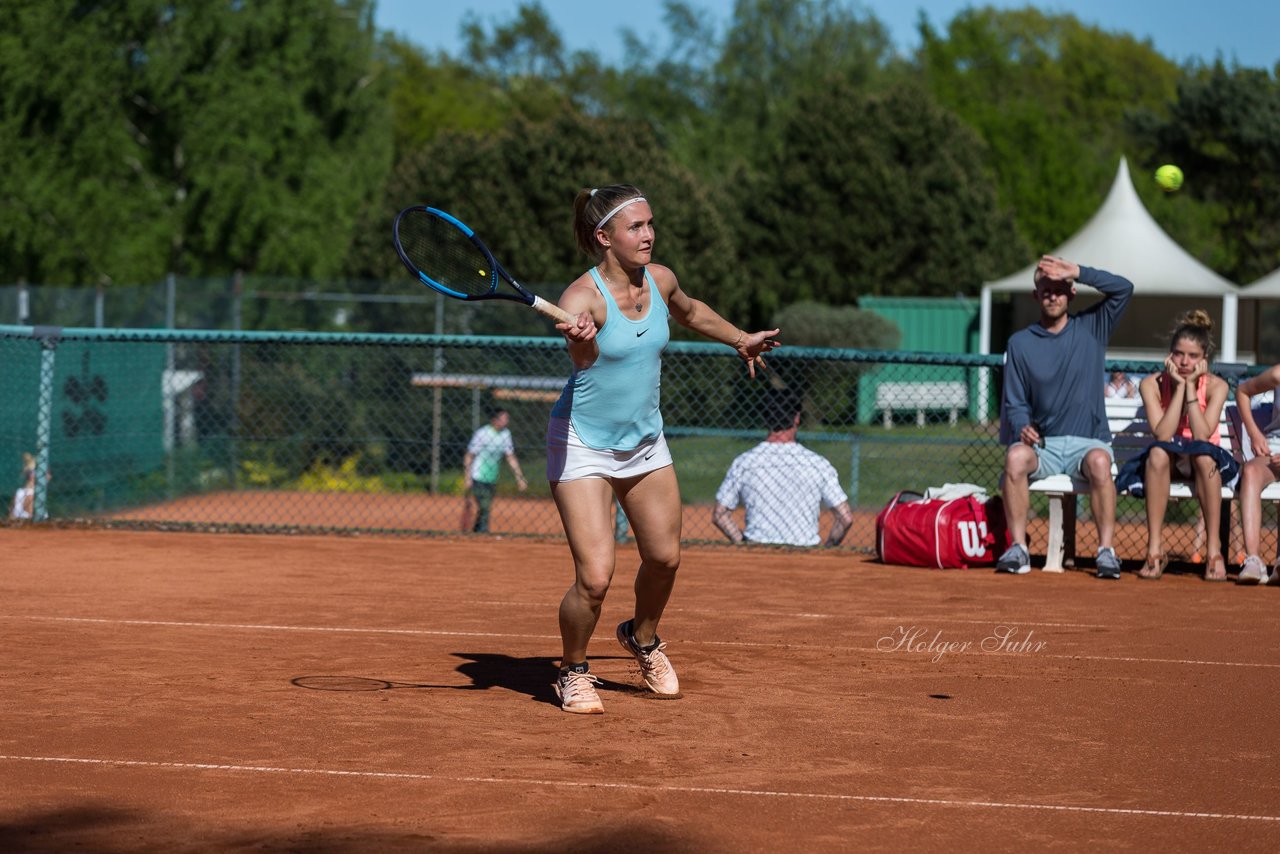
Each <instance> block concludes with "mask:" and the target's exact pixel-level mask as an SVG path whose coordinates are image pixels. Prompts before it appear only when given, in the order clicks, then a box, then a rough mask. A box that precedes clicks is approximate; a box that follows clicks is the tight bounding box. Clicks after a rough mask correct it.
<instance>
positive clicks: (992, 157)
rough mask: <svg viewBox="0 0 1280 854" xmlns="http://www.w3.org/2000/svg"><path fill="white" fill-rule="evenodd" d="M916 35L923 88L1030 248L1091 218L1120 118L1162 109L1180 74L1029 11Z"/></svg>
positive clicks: (1140, 52)
mask: <svg viewBox="0 0 1280 854" xmlns="http://www.w3.org/2000/svg"><path fill="white" fill-rule="evenodd" d="M920 36H921V42H922V44H921V47H920V51H919V53H918V55H917V63H918V65H919V67H920V72H921V74H923V77H924V81H925V85H926V86H927V88H928V89H929V91H930V92H932V93H933V95H934V97H935V98H936V99H937V100H938V101H939V103H941V104H942V105H943V106H944V107H946V108H948V109H949V110H951V111H952V112H954V113H955V114H956V115H958V116H959V117H960V118H961V119H962V120H963V121H964V122H965V123H966V124H968V125H970V126H971V127H973V128H974V129H975V130H976V131H977V132H978V133H979V134H980V135H981V137H982V138H983V140H984V141H985V142H986V146H987V149H986V158H987V163H988V164H989V165H990V166H991V167H992V170H993V173H994V175H995V176H996V180H997V187H998V189H999V196H1000V200H1001V202H1002V203H1003V205H1004V206H1005V207H1007V208H1008V209H1010V210H1013V211H1016V212H1017V227H1018V230H1019V232H1020V233H1021V234H1022V236H1023V238H1024V239H1025V240H1026V242H1027V243H1028V244H1029V245H1030V246H1032V247H1034V248H1035V249H1036V250H1037V251H1044V250H1047V249H1049V248H1051V247H1053V246H1056V245H1057V244H1059V243H1061V242H1062V241H1063V240H1064V239H1066V238H1067V237H1068V236H1069V235H1071V234H1072V233H1074V232H1075V231H1076V230H1077V229H1078V228H1079V227H1080V226H1081V225H1082V224H1083V223H1084V222H1085V221H1086V220H1087V219H1088V218H1089V217H1090V216H1092V214H1093V212H1094V211H1095V210H1096V208H1097V205H1098V202H1099V200H1100V199H1101V198H1102V197H1103V196H1104V195H1105V193H1106V190H1107V188H1108V187H1109V186H1110V184H1111V180H1112V178H1113V177H1114V175H1115V170H1116V165H1117V163H1118V162H1119V158H1120V155H1121V153H1122V152H1123V151H1125V150H1126V149H1127V148H1132V147H1133V144H1132V142H1133V141H1132V140H1131V139H1130V138H1129V137H1128V136H1127V134H1126V125H1125V122H1124V116H1125V115H1126V113H1127V112H1128V111H1130V110H1135V109H1141V108H1143V107H1147V108H1150V109H1152V110H1156V111H1159V110H1161V109H1162V108H1163V105H1164V104H1165V103H1166V102H1167V101H1168V100H1169V98H1171V97H1172V95H1173V92H1174V87H1175V85H1176V82H1177V80H1178V78H1179V76H1180V71H1179V69H1178V67H1177V66H1176V65H1175V64H1174V63H1172V62H1170V61H1169V60H1168V59H1166V58H1164V57H1163V56H1161V55H1160V54H1159V53H1158V52H1156V50H1155V48H1154V47H1152V46H1151V44H1150V42H1146V41H1142V42H1140V41H1138V40H1136V39H1134V38H1133V37H1132V36H1129V35H1125V34H1112V33H1107V32H1104V31H1102V30H1100V29H1098V28H1096V27H1089V26H1085V25H1084V24H1081V23H1080V21H1078V20H1077V19H1076V18H1075V17H1073V16H1071V15H1046V14H1044V13H1043V12H1040V11H1038V10H1036V9H1034V8H1030V7H1028V8H1024V9H1016V10H996V9H993V8H991V7H984V8H970V9H965V10H963V11H961V12H960V13H959V14H957V15H956V16H955V17H954V18H953V19H952V20H951V22H950V24H949V25H948V26H947V32H946V37H945V38H944V37H942V36H940V35H939V34H938V33H937V32H935V31H934V29H933V28H932V27H931V26H930V25H929V24H928V22H927V21H925V20H923V19H922V20H921V23H920ZM1027 260H1029V259H1028V258H1025V257H1024V258H1022V259H1020V261H1019V263H1022V262H1025V261H1027ZM1004 272H1008V271H1007V270H1006V271H1004Z"/></svg>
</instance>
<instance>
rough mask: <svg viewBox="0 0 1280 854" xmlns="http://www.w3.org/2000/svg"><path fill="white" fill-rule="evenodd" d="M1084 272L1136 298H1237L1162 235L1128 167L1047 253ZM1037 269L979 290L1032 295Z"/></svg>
mask: <svg viewBox="0 0 1280 854" xmlns="http://www.w3.org/2000/svg"><path fill="white" fill-rule="evenodd" d="M1049 254H1050V255H1057V256H1058V257H1060V258H1066V259H1067V260H1068V261H1074V262H1076V263H1077V264H1083V265H1085V266H1087V267H1097V268H1099V269H1102V270H1107V271H1109V272H1112V273H1115V274H1116V275H1119V276H1124V277H1125V278H1126V279H1128V280H1129V281H1131V282H1133V286H1134V294H1135V295H1143V294H1145V295H1148V296H1196V297H1205V296H1221V295H1226V294H1235V293H1239V289H1238V288H1237V287H1236V286H1235V285H1233V284H1232V283H1231V282H1229V281H1227V280H1226V279H1224V278H1223V277H1222V276H1219V275H1218V274H1217V273H1215V272H1213V270H1210V269H1209V268H1208V267H1206V266H1205V265H1204V264H1202V263H1200V262H1199V261H1198V260H1196V258H1195V257H1194V256H1193V255H1192V254H1191V253H1190V252H1187V250H1185V249H1183V248H1182V247H1181V246H1179V245H1178V243H1177V242H1176V241H1175V240H1174V239H1173V238H1172V237H1170V236H1169V235H1168V234H1166V233H1165V231H1164V229H1162V228H1161V227H1160V226H1159V225H1158V224H1157V223H1156V221H1155V220H1154V219H1153V218H1152V217H1151V214H1150V213H1149V212H1148V211H1147V209H1146V207H1145V206H1144V205H1143V204H1142V200H1141V199H1140V198H1138V192H1137V190H1135V189H1134V187H1133V181H1132V179H1131V178H1130V177H1129V164H1128V162H1127V161H1126V160H1125V158H1123V157H1121V158H1120V168H1119V170H1117V172H1116V179H1115V181H1114V182H1113V183H1112V184H1111V190H1110V192H1108V193H1107V198H1106V200H1105V201H1104V202H1103V203H1102V207H1100V208H1098V211H1097V213H1095V214H1094V215H1093V217H1092V218H1091V219H1090V220H1089V221H1088V222H1087V223H1085V224H1084V226H1083V227H1082V228H1081V229H1080V230H1079V231H1077V232H1076V233H1075V234H1074V235H1072V236H1071V237H1070V238H1068V240H1067V241H1066V242H1065V243H1063V244H1062V245H1061V246H1058V247H1056V248H1055V249H1053V251H1051V252H1050V253H1049ZM1035 268H1036V265H1035V264H1034V263H1033V264H1030V265H1028V266H1027V267H1025V268H1023V269H1022V270H1019V271H1018V272H1016V273H1014V274H1013V275H1011V276H1007V277H1005V278H1003V279H999V280H997V281H994V282H988V283H987V284H986V285H984V286H983V289H984V290H986V289H990V290H992V291H997V292H999V291H1025V292H1028V293H1029V292H1030V291H1031V287H1032V275H1033V274H1034V272H1035Z"/></svg>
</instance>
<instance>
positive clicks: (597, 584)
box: [551, 477, 614, 667]
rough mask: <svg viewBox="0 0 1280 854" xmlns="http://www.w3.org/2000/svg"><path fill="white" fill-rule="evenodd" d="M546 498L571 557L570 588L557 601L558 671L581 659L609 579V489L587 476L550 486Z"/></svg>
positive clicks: (611, 552) (611, 546) (611, 554)
mask: <svg viewBox="0 0 1280 854" xmlns="http://www.w3.org/2000/svg"><path fill="white" fill-rule="evenodd" d="M551 495H552V497H554V498H555V502H556V509H557V510H559V511H560V521H561V523H562V524H563V525H564V530H565V534H566V536H567V537H568V539H569V551H570V552H571V553H572V555H573V567H574V582H573V586H572V587H570V588H569V590H568V592H567V593H565V594H564V599H562V600H561V602H560V639H561V642H562V644H563V647H564V649H563V655H562V657H561V660H560V666H561V667H568V666H569V665H573V664H581V663H582V662H584V661H586V660H587V643H588V642H589V641H590V640H591V635H592V633H594V632H595V628H596V623H597V622H599V620H600V606H601V605H602V604H604V597H605V594H606V593H608V592H609V584H610V582H611V581H612V580H613V570H614V540H613V505H612V497H613V490H612V487H611V486H610V484H609V482H608V481H607V480H604V479H603V478H598V477H587V478H582V479H581V480H569V481H564V482H562V483H554V482H553V483H552V484H551Z"/></svg>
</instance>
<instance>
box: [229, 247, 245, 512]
mask: <svg viewBox="0 0 1280 854" xmlns="http://www.w3.org/2000/svg"><path fill="white" fill-rule="evenodd" d="M243 293H244V273H243V272H242V271H240V270H236V272H235V275H234V276H233V277H232V279H231V324H232V329H233V330H234V331H236V332H239V331H240V312H241V299H242V295H243ZM239 443H240V342H239V341H237V342H236V343H235V344H233V345H232V347H231V455H230V456H231V483H232V484H233V485H234V486H235V487H236V488H237V489H238V488H239V487H240V444H239Z"/></svg>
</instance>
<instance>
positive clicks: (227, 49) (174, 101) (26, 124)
mask: <svg viewBox="0 0 1280 854" xmlns="http://www.w3.org/2000/svg"><path fill="white" fill-rule="evenodd" d="M0 34H2V35H0V39H3V41H0V90H3V91H4V96H3V98H4V100H3V112H2V113H0V145H2V146H3V148H4V150H5V152H6V157H7V160H8V163H7V164H6V166H7V170H8V171H7V173H6V175H5V177H4V178H3V179H0V181H2V182H3V183H0V204H3V205H4V208H5V210H6V211H8V212H9V213H11V214H13V215H12V216H9V217H2V218H0V219H5V220H7V225H6V226H4V227H3V230H2V231H0V274H2V275H3V276H5V277H19V276H21V277H25V278H28V279H33V280H37V281H58V280H62V281H67V282H72V283H77V282H86V281H103V280H106V281H116V282H131V281H132V282H136V281H148V280H150V281H154V280H155V279H158V278H160V277H161V276H163V274H164V273H165V272H168V271H173V272H177V273H180V274H188V275H225V274H228V273H230V272H231V271H233V270H235V269H237V268H239V269H243V270H246V271H260V272H270V273H279V274H286V275H321V276H324V275H332V274H335V273H337V272H338V271H339V270H340V269H341V266H342V264H343V261H344V258H345V255H346V253H347V248H348V245H349V243H350V239H351V229H352V227H353V224H354V221H355V216H356V214H357V212H358V210H359V208H360V205H361V203H362V201H363V200H364V199H365V198H366V197H367V196H368V195H369V194H370V192H371V191H373V190H374V189H375V188H377V187H380V186H381V184H382V178H383V175H384V174H385V171H386V170H387V169H388V168H389V167H390V157H391V148H390V142H391V136H390V131H391V128H390V117H389V113H388V111H387V109H386V107H385V97H384V94H383V90H382V81H381V80H380V79H379V78H378V77H377V76H375V75H373V74H372V73H371V71H372V68H373V65H372V58H373V48H374V30H373V26H372V19H371V7H370V4H369V3H368V2H367V0H259V2H254V3H247V2H246V3H241V2H236V3H204V2H198V0H117V2H111V3H108V2H105V1H104V0H96V2H95V0H50V2H44V3H16V4H13V3H10V4H4V5H3V6H0Z"/></svg>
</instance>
